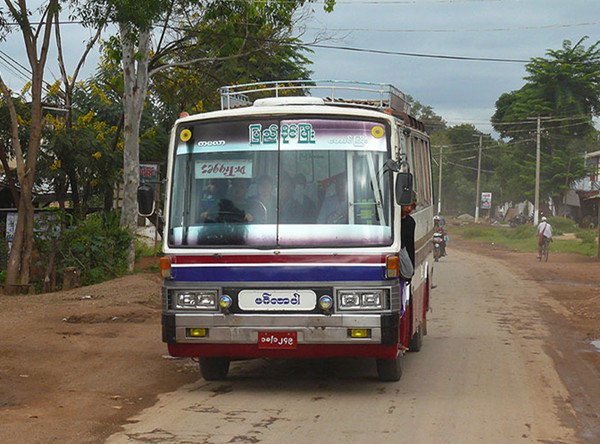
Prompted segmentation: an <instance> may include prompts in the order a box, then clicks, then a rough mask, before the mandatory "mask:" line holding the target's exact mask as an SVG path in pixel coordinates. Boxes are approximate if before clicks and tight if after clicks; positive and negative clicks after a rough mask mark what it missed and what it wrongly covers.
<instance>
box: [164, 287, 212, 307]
mask: <svg viewBox="0 0 600 444" xmlns="http://www.w3.org/2000/svg"><path fill="white" fill-rule="evenodd" d="M173 295H174V301H175V307H176V308H181V309H197V310H198V309H199V310H216V308H217V292H216V291H214V290H208V291H207V290H199V291H192V290H176V291H174V293H173Z"/></svg>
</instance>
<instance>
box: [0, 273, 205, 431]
mask: <svg viewBox="0 0 600 444" xmlns="http://www.w3.org/2000/svg"><path fill="white" fill-rule="evenodd" d="M160 287H161V279H160V277H159V276H158V275H157V274H155V273H140V274H136V275H131V276H126V277H122V278H119V279H115V280H112V281H108V282H104V283H102V284H99V285H94V286H90V287H85V288H79V289H75V290H72V291H66V292H57V293H49V294H42V295H33V296H4V295H1V296H0V442H6V443H8V442H10V443H34V442H36V443H37V442H39V443H41V442H43V443H48V442H61V443H62V442H64V443H67V442H69V443H70V442H73V443H74V442H81V443H84V442H86V443H87V442H102V441H103V440H104V439H105V438H106V437H107V436H108V435H110V434H111V433H114V432H115V431H117V430H118V429H119V426H120V425H121V424H123V423H124V422H126V421H127V418H129V417H130V416H131V415H133V414H134V413H136V412H138V411H139V410H141V409H143V408H145V407H147V406H149V405H152V404H153V403H154V402H155V400H156V395H157V394H158V393H161V392H165V391H170V390H174V389H175V388H177V387H179V386H181V385H182V384H184V383H187V382H190V381H193V380H196V379H197V378H198V373H197V372H196V369H195V368H192V367H191V364H190V363H189V361H176V360H171V359H167V358H165V357H164V355H166V354H167V353H166V348H165V346H164V344H163V343H162V342H161V327H160V312H161V307H160Z"/></svg>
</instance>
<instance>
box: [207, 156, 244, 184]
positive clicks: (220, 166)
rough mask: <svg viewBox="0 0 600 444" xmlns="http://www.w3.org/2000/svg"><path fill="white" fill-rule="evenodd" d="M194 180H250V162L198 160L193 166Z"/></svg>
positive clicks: (241, 160)
mask: <svg viewBox="0 0 600 444" xmlns="http://www.w3.org/2000/svg"><path fill="white" fill-rule="evenodd" d="M195 177H196V179H236V178H240V179H251V178H252V161H251V160H246V159H240V160H198V161H196V164H195Z"/></svg>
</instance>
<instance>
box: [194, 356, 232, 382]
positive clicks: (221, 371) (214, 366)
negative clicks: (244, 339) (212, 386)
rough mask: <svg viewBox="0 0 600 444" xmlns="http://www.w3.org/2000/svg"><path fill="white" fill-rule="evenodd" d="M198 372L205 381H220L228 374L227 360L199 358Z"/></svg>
mask: <svg viewBox="0 0 600 444" xmlns="http://www.w3.org/2000/svg"><path fill="white" fill-rule="evenodd" d="M198 362H199V363H200V372H201V373H202V377H203V378H204V379H206V380H207V381H221V380H223V379H225V378H227V373H229V359H228V358H220V357H209V358H199V359H198Z"/></svg>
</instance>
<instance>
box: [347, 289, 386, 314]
mask: <svg viewBox="0 0 600 444" xmlns="http://www.w3.org/2000/svg"><path fill="white" fill-rule="evenodd" d="M337 296H338V308H339V309H340V310H383V309H384V308H386V305H387V304H386V300H387V290H338V292H337Z"/></svg>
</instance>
